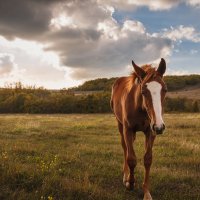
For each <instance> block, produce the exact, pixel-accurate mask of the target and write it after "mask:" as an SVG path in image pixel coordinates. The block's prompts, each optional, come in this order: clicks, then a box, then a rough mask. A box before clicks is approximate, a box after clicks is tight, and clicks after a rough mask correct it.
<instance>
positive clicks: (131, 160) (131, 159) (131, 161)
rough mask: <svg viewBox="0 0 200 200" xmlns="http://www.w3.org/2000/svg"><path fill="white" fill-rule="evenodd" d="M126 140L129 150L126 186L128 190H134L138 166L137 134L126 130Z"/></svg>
mask: <svg viewBox="0 0 200 200" xmlns="http://www.w3.org/2000/svg"><path fill="white" fill-rule="evenodd" d="M123 133H124V139H125V144H126V148H127V154H126V162H127V164H128V167H129V172H130V173H129V176H128V181H126V183H125V186H126V188H127V189H133V188H134V184H135V177H134V169H135V167H136V164H137V160H136V155H135V151H134V149H133V141H134V140H135V133H134V134H133V132H132V131H131V130H129V129H127V128H124V132H123Z"/></svg>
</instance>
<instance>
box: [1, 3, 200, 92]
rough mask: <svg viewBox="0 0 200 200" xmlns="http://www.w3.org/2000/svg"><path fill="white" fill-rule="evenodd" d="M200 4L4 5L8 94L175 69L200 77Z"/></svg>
mask: <svg viewBox="0 0 200 200" xmlns="http://www.w3.org/2000/svg"><path fill="white" fill-rule="evenodd" d="M199 19H200V0H140V1H138V0H6V1H4V0H0V87H4V86H6V85H8V84H10V83H14V82H18V81H20V82H22V83H23V84H24V85H27V86H37V87H45V88H48V89H61V88H68V87H73V86H77V85H79V84H82V83H83V82H84V81H86V80H91V79H95V78H103V77H107V78H109V77H118V76H126V75H129V74H130V73H131V72H132V70H133V69H132V66H131V60H134V62H135V63H136V64H138V65H139V66H140V65H143V64H147V63H148V64H152V65H153V66H155V67H157V65H158V63H159V61H160V59H161V58H164V59H165V60H166V62H167V72H166V73H167V74H168V75H183V74H200V21H199Z"/></svg>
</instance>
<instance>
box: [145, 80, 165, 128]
mask: <svg viewBox="0 0 200 200" xmlns="http://www.w3.org/2000/svg"><path fill="white" fill-rule="evenodd" d="M146 85H147V89H148V90H149V91H150V93H151V97H152V103H153V109H154V113H155V117H156V126H157V127H159V128H160V127H161V126H162V124H163V119H162V106H161V88H162V86H161V84H160V83H158V82H156V81H152V82H149V83H147V84H146Z"/></svg>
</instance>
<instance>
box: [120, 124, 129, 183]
mask: <svg viewBox="0 0 200 200" xmlns="http://www.w3.org/2000/svg"><path fill="white" fill-rule="evenodd" d="M118 129H119V132H120V136H121V145H122V149H123V151H124V163H123V184H124V185H126V184H127V183H128V178H129V168H128V163H127V159H126V155H127V148H126V143H125V140H124V135H123V125H122V124H121V123H120V122H119V121H118Z"/></svg>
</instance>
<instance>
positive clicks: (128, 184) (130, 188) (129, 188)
mask: <svg viewBox="0 0 200 200" xmlns="http://www.w3.org/2000/svg"><path fill="white" fill-rule="evenodd" d="M125 186H126V189H128V190H134V183H130V182H129V181H127V182H126V183H125Z"/></svg>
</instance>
